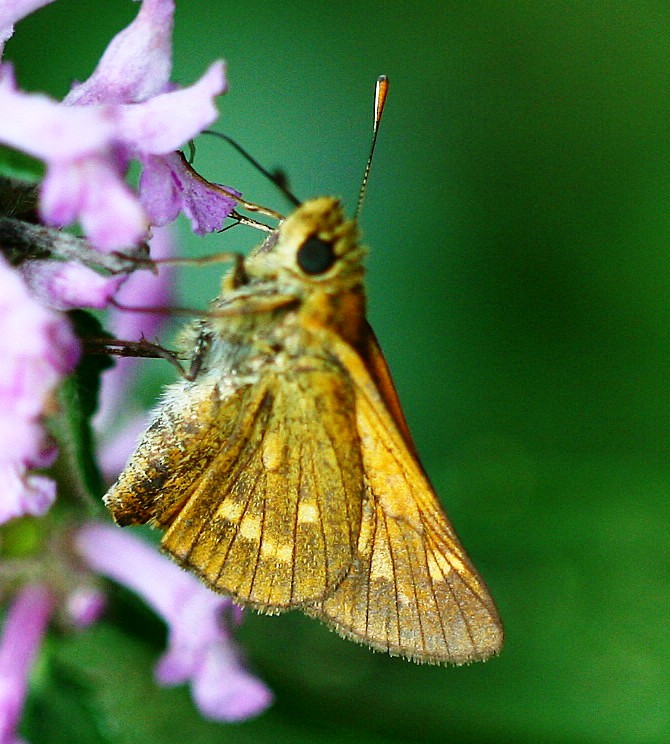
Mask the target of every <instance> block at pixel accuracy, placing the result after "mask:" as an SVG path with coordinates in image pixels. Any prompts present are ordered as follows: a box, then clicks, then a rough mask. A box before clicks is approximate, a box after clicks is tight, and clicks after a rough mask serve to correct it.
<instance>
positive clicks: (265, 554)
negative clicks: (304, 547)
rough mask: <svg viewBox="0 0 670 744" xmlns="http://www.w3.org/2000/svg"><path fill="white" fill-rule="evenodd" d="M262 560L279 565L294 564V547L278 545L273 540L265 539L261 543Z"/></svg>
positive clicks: (284, 544)
mask: <svg viewBox="0 0 670 744" xmlns="http://www.w3.org/2000/svg"><path fill="white" fill-rule="evenodd" d="M261 558H262V559H263V560H264V561H276V562H278V563H292V562H293V545H291V544H288V545H287V544H286V543H283V544H282V545H277V543H275V542H273V541H272V540H268V539H267V538H265V539H264V540H263V542H262V543H261Z"/></svg>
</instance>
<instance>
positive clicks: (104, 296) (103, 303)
mask: <svg viewBox="0 0 670 744" xmlns="http://www.w3.org/2000/svg"><path fill="white" fill-rule="evenodd" d="M20 270H21V273H22V274H23V277H24V279H25V280H26V283H27V284H28V286H29V287H30V289H31V290H32V292H33V294H34V295H35V296H36V297H38V298H39V299H40V301H41V302H42V304H44V305H47V306H48V307H51V308H53V309H54V310H71V309H72V308H78V307H93V308H98V309H101V308H104V307H107V305H108V304H109V301H110V300H111V299H112V297H114V295H115V294H116V293H117V291H118V289H119V287H120V286H121V285H122V284H123V282H125V281H126V280H127V279H128V275H127V274H118V275H116V276H103V275H102V274H99V273H98V272H97V271H93V269H89V268H88V267H87V266H84V265H83V264H80V263H75V262H74V261H63V262H57V261H48V260H43V261H26V262H25V263H23V264H22V266H21V267H20Z"/></svg>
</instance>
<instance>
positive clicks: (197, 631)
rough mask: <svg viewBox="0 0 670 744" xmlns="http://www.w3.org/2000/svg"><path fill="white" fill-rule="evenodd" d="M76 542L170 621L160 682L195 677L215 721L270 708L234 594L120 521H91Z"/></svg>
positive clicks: (198, 698) (197, 694) (201, 702)
mask: <svg viewBox="0 0 670 744" xmlns="http://www.w3.org/2000/svg"><path fill="white" fill-rule="evenodd" d="M76 545H77V549H78V551H79V553H80V555H81V556H82V558H83V559H84V560H85V561H86V563H87V564H88V565H89V566H90V567H91V568H92V569H93V570H94V571H97V572H99V573H101V574H103V575H104V576H107V577H108V578H110V579H113V580H114V581H118V582H119V583H121V584H123V585H124V586H127V587H129V588H130V589H132V590H133V591H135V592H137V593H138V594H139V595H140V596H141V597H142V598H143V599H144V600H145V601H146V602H147V604H149V605H150V606H151V607H152V608H153V609H154V610H155V611H156V612H157V613H158V614H159V615H160V616H161V617H162V618H163V619H164V620H165V622H166V623H167V626H168V649H167V651H166V653H165V654H164V655H163V657H162V658H161V660H160V661H159V663H158V666H157V668H156V677H157V679H158V681H159V683H161V684H163V685H168V686H171V685H177V684H183V683H185V682H190V683H191V691H192V694H193V697H194V699H195V703H196V705H197V706H198V708H199V709H200V711H201V712H202V713H203V715H205V716H206V717H207V718H211V719H213V720H217V721H239V720H242V719H245V718H250V717H251V716H254V715H257V714H259V713H260V712H262V711H263V710H265V708H266V707H267V706H268V705H269V704H270V702H271V701H272V693H271V692H270V691H269V690H268V688H267V687H266V686H265V685H264V684H263V682H261V681H260V680H259V679H257V678H256V677H254V676H253V675H252V674H251V673H250V672H249V671H248V670H247V669H246V668H245V667H244V665H243V664H242V661H241V659H240V656H239V652H238V650H237V648H236V647H235V645H234V643H233V641H232V638H231V636H230V632H229V630H228V628H227V626H226V624H225V623H224V618H225V614H226V612H227V611H229V610H230V608H231V601H230V599H228V598H226V597H222V596H220V595H217V594H214V593H213V592H211V591H209V590H208V589H207V588H205V587H204V586H203V585H202V584H201V583H200V582H199V581H198V580H197V579H196V578H195V577H193V576H191V574H188V573H186V572H185V571H182V570H181V569H180V568H179V567H178V566H176V565H175V564H174V563H172V562H170V561H169V560H168V559H166V558H164V557H163V556H161V555H159V554H158V553H157V552H156V551H155V550H154V549H153V548H152V547H150V546H149V545H148V544H146V543H144V542H143V541H142V540H139V539H137V538H135V537H133V536H131V535H129V534H128V533H124V532H122V531H121V530H119V529H118V528H116V527H112V526H108V525H103V524H96V523H90V524H88V525H85V526H84V527H82V528H80V529H79V531H78V533H77V538H76Z"/></svg>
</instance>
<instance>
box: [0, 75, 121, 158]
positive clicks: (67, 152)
mask: <svg viewBox="0 0 670 744" xmlns="http://www.w3.org/2000/svg"><path fill="white" fill-rule="evenodd" d="M0 111H2V116H0V142H2V143H4V144H6V145H9V146H10V147H13V148H15V149H17V150H22V151H23V152H26V153H28V154H29V155H33V156H34V157H36V158H40V159H42V160H46V161H67V160H72V159H73V158H79V157H82V156H83V155H86V154H89V153H92V152H98V151H100V150H103V149H105V148H107V147H108V146H109V143H110V142H111V141H112V140H113V137H114V135H115V132H116V129H117V121H116V114H115V112H114V110H113V109H112V108H111V107H101V106H93V107H88V108H84V107H81V108H79V107H76V108H74V107H68V106H63V105H62V104H61V103H58V102H57V101H54V100H53V99H52V98H49V97H48V96H45V95H41V94H37V93H23V92H21V91H19V90H17V88H16V85H15V83H14V76H13V72H12V67H11V65H8V64H3V65H0Z"/></svg>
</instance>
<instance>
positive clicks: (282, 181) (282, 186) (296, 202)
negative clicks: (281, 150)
mask: <svg viewBox="0 0 670 744" xmlns="http://www.w3.org/2000/svg"><path fill="white" fill-rule="evenodd" d="M203 134H213V135H214V136H215V137H220V138H221V139H222V140H225V141H226V142H227V143H228V144H229V145H230V146H231V147H233V148H235V150H237V152H239V153H240V155H241V156H242V157H243V158H244V159H245V160H246V161H247V162H249V163H251V165H253V167H254V168H256V170H257V171H259V172H260V173H261V174H262V175H264V176H265V178H267V179H268V181H270V182H271V183H273V184H274V185H275V186H276V187H277V188H278V189H279V190H280V191H281V192H282V194H284V196H285V197H286V198H287V199H288V200H289V201H290V202H291V204H293V206H294V207H299V206H300V204H301V201H300V199H298V197H297V196H296V195H295V194H293V192H292V191H291V190H290V189H289V188H288V187H287V186H286V178H285V176H284V175H283V174H282V173H281V172H279V173H272V172H271V171H269V170H268V169H267V168H264V167H263V166H262V165H261V164H260V163H259V162H258V160H256V158H255V157H254V156H253V155H252V154H251V153H249V152H248V151H247V150H245V149H244V147H242V145H240V144H239V143H238V142H236V141H235V140H234V139H233V138H232V137H229V136H228V135H227V134H223V133H222V132H215V131H213V130H212V129H206V130H205V131H204V132H203Z"/></svg>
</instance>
